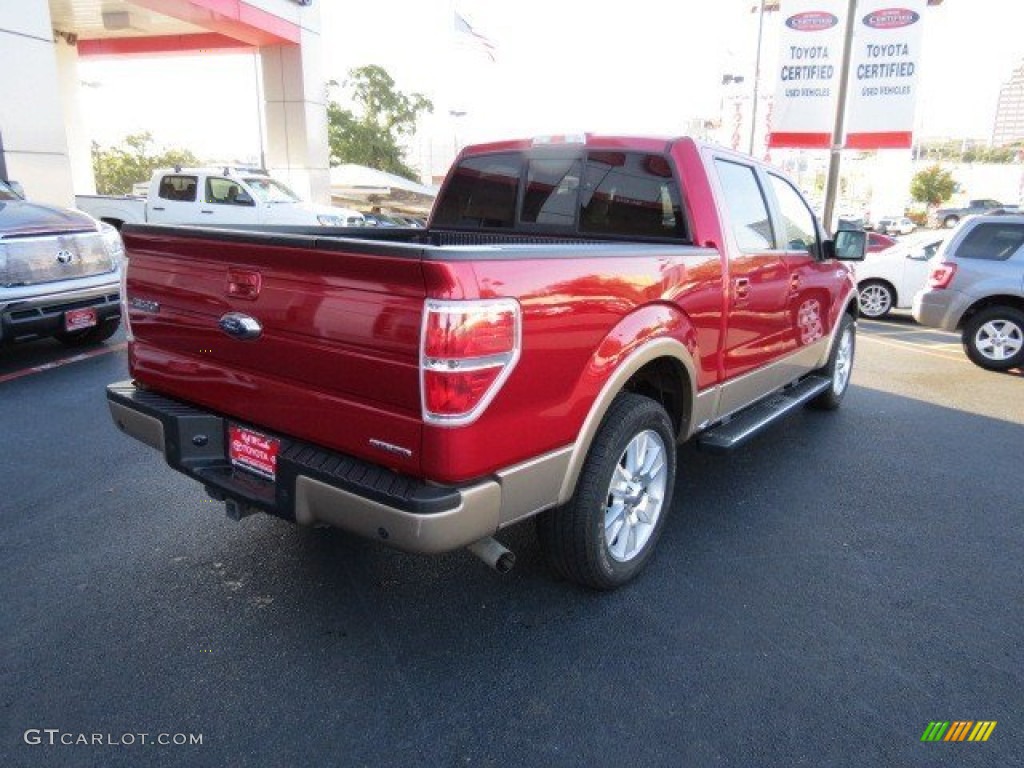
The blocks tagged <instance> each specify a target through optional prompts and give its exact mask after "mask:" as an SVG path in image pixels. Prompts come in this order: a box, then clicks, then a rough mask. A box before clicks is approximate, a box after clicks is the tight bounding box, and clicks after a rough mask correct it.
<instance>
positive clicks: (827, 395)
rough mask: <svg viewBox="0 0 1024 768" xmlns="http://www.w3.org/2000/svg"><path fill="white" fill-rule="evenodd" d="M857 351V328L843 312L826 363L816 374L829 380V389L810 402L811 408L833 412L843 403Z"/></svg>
mask: <svg viewBox="0 0 1024 768" xmlns="http://www.w3.org/2000/svg"><path fill="white" fill-rule="evenodd" d="M856 349H857V326H856V324H855V323H854V322H853V318H852V317H850V316H849V315H848V314H846V313H845V312H844V313H843V316H842V318H841V319H840V321H839V333H837V334H836V343H835V346H833V347H832V354H831V355H829V358H828V363H827V364H826V365H825V367H824V368H822V369H820V370H819V371H818V373H819V374H820V375H821V376H825V377H827V378H828V380H829V387H828V389H826V390H825V391H824V392H822V393H821V394H820V395H818V396H817V397H815V398H814V399H813V400H811V402H810V406H811V407H812V408H820V409H821V410H825V411H834V410H835V409H836V408H838V407H839V404H840V403H842V402H843V397H844V396H845V395H846V390H847V389H848V388H849V386H850V374H852V373H853V356H854V352H856Z"/></svg>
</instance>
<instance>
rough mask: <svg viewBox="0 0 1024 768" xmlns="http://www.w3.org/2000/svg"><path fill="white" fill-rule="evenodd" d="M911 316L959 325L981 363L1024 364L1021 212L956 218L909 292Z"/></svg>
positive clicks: (996, 366) (996, 367) (999, 367)
mask: <svg viewBox="0 0 1024 768" xmlns="http://www.w3.org/2000/svg"><path fill="white" fill-rule="evenodd" d="M914 319H915V320H917V321H918V322H919V323H921V324H922V325H930V326H935V327H937V328H943V329H944V330H947V331H960V332H961V337H962V341H963V346H964V352H966V353H967V357H969V358H970V359H971V362H973V363H975V364H976V365H979V366H981V367H982V368H987V369H989V370H993V371H1005V370H1007V369H1009V368H1018V367H1021V366H1024V215H1022V214H987V215H981V216H974V217H971V218H969V219H965V220H964V221H963V222H961V223H960V226H959V227H958V228H957V229H956V230H955V231H954V232H953V234H952V235H951V236H950V238H949V240H948V241H947V242H946V245H945V246H944V247H943V248H941V249H940V250H939V253H938V254H936V256H935V263H934V265H933V268H932V271H931V274H930V275H929V278H928V285H927V287H926V288H925V289H924V290H922V291H921V292H920V293H918V294H917V295H916V296H915V297H914Z"/></svg>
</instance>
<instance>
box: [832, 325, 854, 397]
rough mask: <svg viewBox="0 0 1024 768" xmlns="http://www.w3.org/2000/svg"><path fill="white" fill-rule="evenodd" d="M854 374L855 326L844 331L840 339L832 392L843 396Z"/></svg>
mask: <svg viewBox="0 0 1024 768" xmlns="http://www.w3.org/2000/svg"><path fill="white" fill-rule="evenodd" d="M852 372H853V326H852V325H851V326H850V327H848V328H845V329H844V330H843V335H842V336H841V337H840V339H839V349H837V350H836V366H835V370H834V371H833V373H832V391H833V392H835V393H836V394H837V395H841V394H842V393H843V392H844V391H845V390H846V385H847V384H849V383H850V374H851V373H852Z"/></svg>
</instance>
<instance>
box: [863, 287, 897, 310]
mask: <svg viewBox="0 0 1024 768" xmlns="http://www.w3.org/2000/svg"><path fill="white" fill-rule="evenodd" d="M890 309H892V294H891V293H890V292H889V290H888V289H887V288H886V287H885V286H883V285H879V284H878V283H872V284H871V285H866V286H864V287H863V288H862V289H861V291H860V311H861V314H862V315H864V316H865V317H881V316H882V315H884V314H885V313H886V312H888V311H889V310H890Z"/></svg>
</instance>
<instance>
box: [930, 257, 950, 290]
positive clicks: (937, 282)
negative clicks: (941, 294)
mask: <svg viewBox="0 0 1024 768" xmlns="http://www.w3.org/2000/svg"><path fill="white" fill-rule="evenodd" d="M955 274H956V264H953V263H951V262H948V261H944V262H942V263H941V264H938V265H937V266H935V267H932V273H931V274H930V275H928V287H929V288H948V287H949V284H950V282H951V281H952V280H953V275H955Z"/></svg>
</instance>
